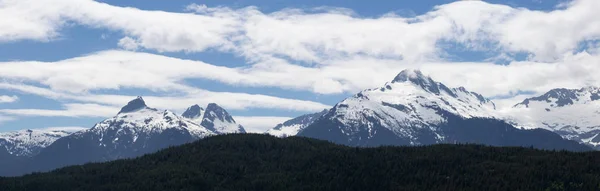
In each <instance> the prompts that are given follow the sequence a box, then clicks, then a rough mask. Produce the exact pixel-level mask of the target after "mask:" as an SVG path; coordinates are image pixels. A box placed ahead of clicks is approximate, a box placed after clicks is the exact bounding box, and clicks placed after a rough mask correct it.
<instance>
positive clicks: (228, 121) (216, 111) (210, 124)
mask: <svg viewBox="0 0 600 191" xmlns="http://www.w3.org/2000/svg"><path fill="white" fill-rule="evenodd" d="M200 125H202V126H204V127H206V128H208V129H210V130H212V131H214V132H216V133H217V134H227V133H246V130H245V129H244V127H243V126H242V125H239V124H237V122H235V120H234V119H233V117H231V115H229V113H227V111H226V110H225V109H223V108H222V107H221V106H219V105H217V104H216V103H210V104H208V106H206V111H204V116H203V117H202V122H201V123H200Z"/></svg>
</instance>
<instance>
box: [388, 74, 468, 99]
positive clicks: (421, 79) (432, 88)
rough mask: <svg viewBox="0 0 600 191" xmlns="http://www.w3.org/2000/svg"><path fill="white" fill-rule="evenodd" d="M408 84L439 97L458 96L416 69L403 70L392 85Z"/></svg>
mask: <svg viewBox="0 0 600 191" xmlns="http://www.w3.org/2000/svg"><path fill="white" fill-rule="evenodd" d="M407 82H409V83H412V84H415V85H417V86H419V87H421V88H423V89H424V90H426V91H428V92H431V93H434V94H436V95H439V94H440V93H442V92H445V93H447V94H448V95H450V96H452V97H456V94H455V92H454V91H452V90H450V88H448V87H447V86H446V85H444V84H442V83H439V82H436V81H434V80H433V79H431V77H429V76H425V75H424V74H423V73H422V72H421V71H420V70H416V69H406V70H402V71H401V72H400V73H399V74H398V75H396V77H395V78H394V80H392V83H407ZM386 88H389V87H386Z"/></svg>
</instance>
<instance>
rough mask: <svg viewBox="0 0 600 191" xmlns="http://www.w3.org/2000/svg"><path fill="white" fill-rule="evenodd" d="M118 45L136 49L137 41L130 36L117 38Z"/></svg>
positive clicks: (127, 48) (126, 48)
mask: <svg viewBox="0 0 600 191" xmlns="http://www.w3.org/2000/svg"><path fill="white" fill-rule="evenodd" d="M119 47H121V48H123V49H125V50H137V49H138V48H139V46H138V43H137V42H136V41H135V39H132V38H130V37H124V38H122V39H121V40H119Z"/></svg>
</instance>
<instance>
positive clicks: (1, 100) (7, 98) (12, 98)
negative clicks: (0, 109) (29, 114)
mask: <svg viewBox="0 0 600 191" xmlns="http://www.w3.org/2000/svg"><path fill="white" fill-rule="evenodd" d="M18 100H19V97H17V96H7V95H0V103H12V102H16V101H18Z"/></svg>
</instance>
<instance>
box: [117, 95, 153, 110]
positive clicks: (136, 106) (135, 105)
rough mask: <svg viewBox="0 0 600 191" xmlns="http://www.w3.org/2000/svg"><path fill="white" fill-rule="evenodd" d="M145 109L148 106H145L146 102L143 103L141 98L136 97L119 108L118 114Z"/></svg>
mask: <svg viewBox="0 0 600 191" xmlns="http://www.w3.org/2000/svg"><path fill="white" fill-rule="evenodd" d="M147 107H148V106H146V102H145V101H144V99H143V98H142V97H141V96H138V97H137V98H135V99H134V100H131V101H129V103H127V105H125V106H123V108H121V111H119V114H121V113H129V112H134V111H137V110H140V109H144V108H147Z"/></svg>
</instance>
